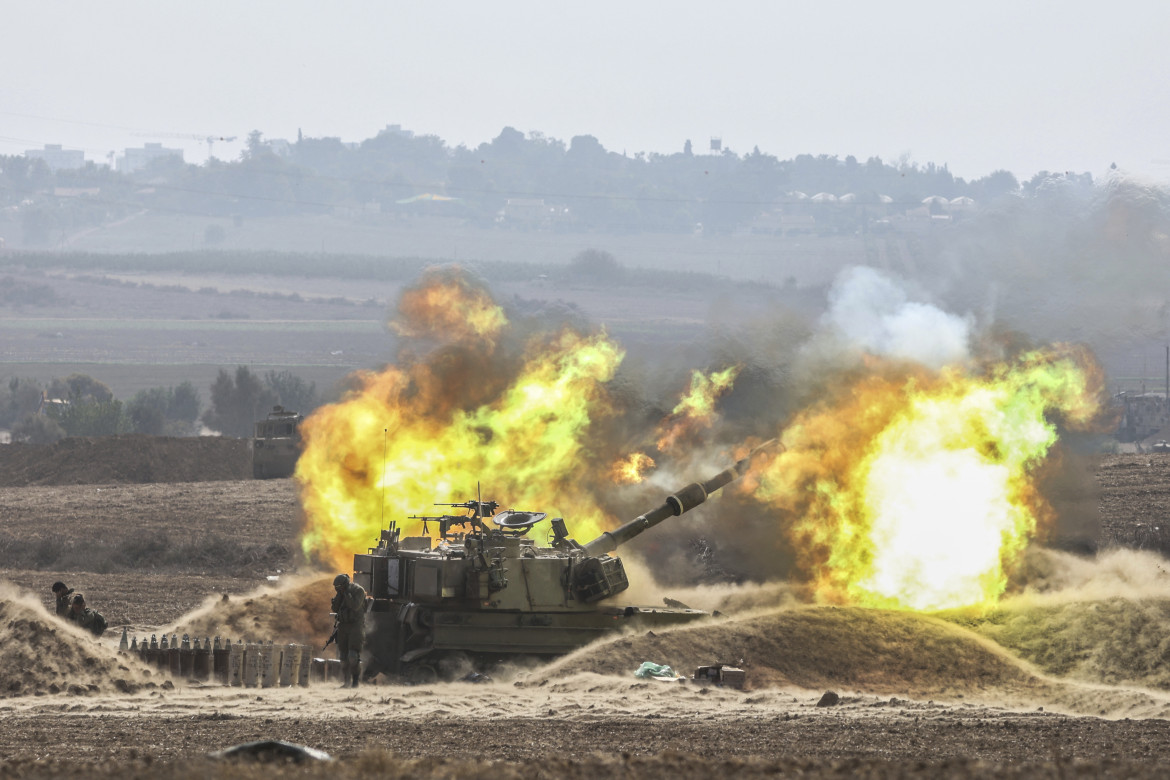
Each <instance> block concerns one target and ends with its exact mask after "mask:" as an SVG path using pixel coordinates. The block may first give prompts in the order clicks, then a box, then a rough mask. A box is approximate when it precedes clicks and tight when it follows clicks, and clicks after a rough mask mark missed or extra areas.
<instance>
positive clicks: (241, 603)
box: [162, 574, 334, 647]
mask: <svg viewBox="0 0 1170 780" xmlns="http://www.w3.org/2000/svg"><path fill="white" fill-rule="evenodd" d="M333 576H334V575H332V574H308V575H303V576H300V577H296V578H290V579H289V580H288V581H287V582H281V583H280V584H278V585H274V586H272V587H265V588H261V589H259V590H257V591H255V592H253V593H250V594H247V595H245V596H228V595H227V594H226V593H225V594H223V595H222V596H213V597H211V598H209V599H208V600H207V601H206V602H204V604H203V606H201V607H199V608H198V609H196V610H194V611H193V612H191V613H190V614H187V615H185V616H183V617H182V618H180V619H179V620H178V621H177V622H175V623H174V624H173V625H171V626H167V627H166V628H164V629H162V630H163V631H164V632H165V633H167V634H171V633H174V634H178V635H179V636H182V635H183V634H189V635H190V636H192V637H200V638H202V637H217V636H218V637H221V638H223V639H225V640H231V641H236V640H239V639H243V640H245V641H247V640H259V641H272V642H275V643H277V644H280V643H296V644H306V645H313V646H316V647H320V646H321V645H323V644H325V640H326V638H327V637H328V636H329V634H330V632H331V631H332V630H333V618H332V617H330V616H329V602H330V600H331V599H332V598H333Z"/></svg>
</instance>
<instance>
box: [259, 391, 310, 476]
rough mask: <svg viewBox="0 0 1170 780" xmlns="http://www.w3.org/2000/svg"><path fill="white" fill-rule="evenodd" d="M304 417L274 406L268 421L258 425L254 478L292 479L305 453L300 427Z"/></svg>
mask: <svg viewBox="0 0 1170 780" xmlns="http://www.w3.org/2000/svg"><path fill="white" fill-rule="evenodd" d="M304 419H305V418H304V417H303V416H301V415H299V414H297V413H296V412H291V411H289V410H287V409H285V408H284V407H283V406H274V407H272V411H271V412H269V413H268V417H267V419H264V420H261V421H260V422H258V423H256V435H255V437H254V438H253V439H252V476H253V477H255V478H256V479H275V478H278V477H291V476H292V474H293V470H294V469H295V468H296V465H297V458H298V457H299V456H300V454H301V435H300V424H301V423H302V422H304Z"/></svg>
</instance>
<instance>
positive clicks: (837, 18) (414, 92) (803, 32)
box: [0, 0, 1170, 181]
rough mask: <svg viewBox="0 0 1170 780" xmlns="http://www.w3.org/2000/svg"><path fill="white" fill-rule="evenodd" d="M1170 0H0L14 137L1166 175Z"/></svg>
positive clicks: (90, 143)
mask: <svg viewBox="0 0 1170 780" xmlns="http://www.w3.org/2000/svg"><path fill="white" fill-rule="evenodd" d="M1168 75H1170V3H1167V2H1164V1H1157V2H1155V1H1153V0H1151V1H1147V2H1127V1H1125V0H1122V1H1121V2H1117V1H1116V0H1114V2H1102V1H1101V0H1091V1H1086V0H1060V1H1059V2H1047V1H1045V2H1035V1H1028V2H1021V1H1020V0H1013V1H1012V2H999V1H998V0H977V1H974V2H965V3H954V2H939V1H938V0H931V1H930V2H885V3H880V2H872V1H870V2H831V1H829V0H819V1H818V0H804V1H803V2H780V1H779V0H776V1H775V2H763V1H754V0H753V1H747V0H742V1H739V2H737V1H736V0H719V2H715V1H714V0H711V1H709V2H698V1H697V0H661V1H660V0H641V1H639V0H623V1H622V2H613V1H611V0H589V1H588V2H581V1H580V0H568V1H562V2H549V1H547V0H541V1H539V2H536V1H533V2H520V1H513V0H482V1H481V2H465V1H461V2H428V1H427V0H411V1H410V2H397V1H392V0H380V1H379V2H373V1H370V2H354V1H351V0H340V1H339V0H333V2H327V3H326V2H308V1H307V0H271V1H270V0H246V1H245V2H242V3H241V2H224V1H222V0H202V1H201V2H198V3H193V2H158V0H148V1H146V2H130V1H128V0H104V2H100V3H94V2H81V1H80V0H79V1H78V2H72V3H68V2H44V0H6V2H5V3H4V13H3V16H2V27H0V154H19V153H21V152H23V151H24V150H26V149H30V148H39V147H40V146H42V145H43V144H46V143H58V144H62V145H64V146H65V147H67V148H80V149H84V150H85V152H86V156H87V157H89V158H92V159H95V160H105V159H106V155H107V153H108V152H109V151H111V150H118V152H119V153H120V152H121V150H122V149H123V148H125V147H126V146H141V145H142V144H143V143H146V142H148V141H162V142H164V144H165V145H167V146H175V147H181V148H183V149H185V151H186V160H187V161H188V162H202V161H203V160H204V159H205V158H206V155H207V145H206V143H203V142H200V141H196V140H194V139H193V138H192V137H203V136H207V135H216V136H237V137H238V140H237V141H236V142H235V143H232V144H226V143H218V144H217V145H216V147H215V154H216V156H218V157H222V158H235V157H236V156H237V155H238V153H239V150H240V148H241V146H242V142H243V140H244V138H245V137H246V136H247V134H248V133H249V132H250V131H252V130H260V131H261V132H262V133H263V134H264V136H265V137H266V138H288V139H295V138H296V134H297V130H298V129H300V130H301V131H302V132H303V133H304V134H305V135H306V136H311V137H320V136H339V137H341V138H342V139H343V140H345V141H361V140H364V139H366V138H369V137H372V136H373V135H375V134H376V133H377V132H378V131H379V130H380V129H382V128H383V127H384V126H385V125H387V124H400V125H402V126H403V127H404V128H406V129H409V130H413V131H415V132H416V133H426V134H433V135H438V136H439V137H441V138H443V139H444V140H445V141H447V142H448V143H449V144H451V145H456V144H460V143H462V144H466V145H468V146H473V147H474V146H476V145H478V144H480V143H482V142H484V141H490V140H491V139H492V138H494V137H495V136H497V135H499V133H500V130H501V129H502V128H503V127H505V126H508V125H510V126H512V127H515V128H516V129H517V130H520V131H522V132H525V133H528V132H533V131H536V132H542V133H544V134H545V135H547V136H552V137H555V138H560V139H562V140H564V141H566V142H568V141H569V140H570V139H571V138H572V137H573V136H575V135H593V136H596V137H597V138H598V140H600V141H601V143H602V144H603V145H604V146H605V147H606V148H608V149H611V150H614V151H619V152H620V151H625V152H627V153H629V154H633V153H635V152H639V151H647V152H666V153H669V152H675V151H680V150H681V149H682V146H683V143H684V142H685V141H686V140H687V139H691V141H692V142H693V143H694V146H695V149H696V151H702V150H706V149H707V148H708V144H709V140H710V138H711V137H713V136H718V137H721V138H722V140H723V143H724V145H725V146H727V147H730V148H731V149H732V150H733V151H735V152H738V153H744V152H748V151H750V150H751V149H752V147H753V146H758V147H759V148H760V150H761V151H763V152H767V153H769V154H773V155H776V156H777V157H780V158H781V159H785V158H790V157H793V156H795V155H797V154H831V155H838V156H840V157H842V158H844V157H845V156H847V155H854V156H855V157H857V158H858V159H861V160H864V159H866V158H868V157H870V156H873V155H877V156H880V157H881V158H882V159H883V160H886V161H896V160H897V159H899V158H900V157H902V156H908V158H909V159H911V160H913V161H915V162H918V163H923V164H924V163H927V162H935V163H937V164H943V163H945V164H947V165H948V166H949V167H950V170H951V171H952V172H953V173H954V174H956V175H958V176H963V177H965V178H968V179H972V178H978V177H980V176H983V175H986V174H988V173H990V172H992V171H994V170H997V169H1001V168H1006V169H1008V170H1011V171H1012V172H1013V173H1015V174H1016V175H1017V176H1018V177H1020V178H1021V179H1026V178H1029V177H1030V176H1031V175H1032V174H1034V173H1035V172H1037V171H1039V170H1053V171H1064V170H1072V171H1078V172H1080V171H1089V172H1092V173H1093V174H1094V175H1100V174H1102V173H1103V172H1104V171H1105V170H1106V169H1107V168H1108V166H1109V164H1110V163H1113V162H1116V163H1117V165H1118V166H1119V167H1120V168H1122V169H1123V170H1126V171H1129V172H1131V173H1134V174H1137V175H1140V176H1143V177H1146V178H1149V179H1154V180H1158V181H1166V180H1170V90H1168V89H1167V86H1166V80H1167V76H1168Z"/></svg>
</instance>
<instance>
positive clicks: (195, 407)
mask: <svg viewBox="0 0 1170 780" xmlns="http://www.w3.org/2000/svg"><path fill="white" fill-rule="evenodd" d="M202 406H203V402H202V401H200V400H199V391H198V390H196V389H195V385H193V384H192V383H191V382H183V383H182V384H181V385H179V386H178V387H176V388H175V389H174V392H172V393H171V397H170V403H168V404H167V419H170V420H175V421H176V422H185V423H187V424H188V425H192V426H193V425H194V424H195V421H196V420H198V419H199V412H200V409H201V407H202Z"/></svg>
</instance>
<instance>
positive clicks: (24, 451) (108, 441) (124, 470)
mask: <svg viewBox="0 0 1170 780" xmlns="http://www.w3.org/2000/svg"><path fill="white" fill-rule="evenodd" d="M251 478H252V442H251V440H250V439H234V438H230V437H226V436H190V437H174V436H145V435H141V434H131V435H126V436H101V437H90V436H78V437H70V438H67V439H62V440H61V441H59V442H57V443H56V444H7V445H4V446H0V487H26V486H29V485H103V484H111V483H149V482H215V481H219V480H235V479H251Z"/></svg>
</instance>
